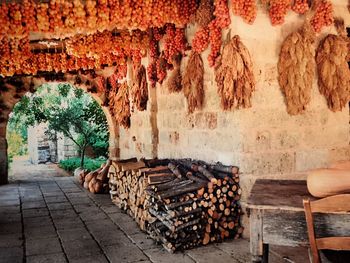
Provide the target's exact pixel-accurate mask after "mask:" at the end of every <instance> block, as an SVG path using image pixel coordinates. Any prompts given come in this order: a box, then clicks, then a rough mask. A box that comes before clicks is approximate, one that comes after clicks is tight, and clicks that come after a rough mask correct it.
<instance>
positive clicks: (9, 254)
mask: <svg viewBox="0 0 350 263" xmlns="http://www.w3.org/2000/svg"><path fill="white" fill-rule="evenodd" d="M0 255H1V257H0V262H1V263H8V262H11V263H22V262H24V256H23V248H22V247H10V248H0Z"/></svg>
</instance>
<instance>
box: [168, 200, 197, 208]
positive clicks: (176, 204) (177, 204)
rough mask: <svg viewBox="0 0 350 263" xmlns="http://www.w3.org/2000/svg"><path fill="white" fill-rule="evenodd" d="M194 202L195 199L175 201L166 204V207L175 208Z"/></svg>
mask: <svg viewBox="0 0 350 263" xmlns="http://www.w3.org/2000/svg"><path fill="white" fill-rule="evenodd" d="M193 202H194V200H193V199H192V200H187V201H185V202H175V203H170V204H166V205H165V208H166V209H167V210H172V209H175V208H177V207H179V206H184V205H189V204H192V203H193Z"/></svg>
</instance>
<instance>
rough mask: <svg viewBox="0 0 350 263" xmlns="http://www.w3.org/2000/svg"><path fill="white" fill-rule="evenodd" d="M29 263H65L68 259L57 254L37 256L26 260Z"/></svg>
mask: <svg viewBox="0 0 350 263" xmlns="http://www.w3.org/2000/svg"><path fill="white" fill-rule="evenodd" d="M26 262H27V263H46V262H50V263H65V262H67V261H66V258H65V256H64V254H63V253H55V254H49V255H37V256H29V257H27V258H26Z"/></svg>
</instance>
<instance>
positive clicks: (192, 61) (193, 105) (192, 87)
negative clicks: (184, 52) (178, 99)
mask: <svg viewBox="0 0 350 263" xmlns="http://www.w3.org/2000/svg"><path fill="white" fill-rule="evenodd" d="M203 75H204V67H203V60H202V58H201V56H200V54H198V53H197V52H193V51H192V52H191V54H190V57H189V59H188V64H187V66H186V69H185V72H184V75H183V79H182V85H183V90H184V94H185V97H186V99H187V104H188V111H189V113H192V112H194V110H195V109H200V108H201V107H202V105H203V100H204V87H203Z"/></svg>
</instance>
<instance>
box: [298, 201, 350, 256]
mask: <svg viewBox="0 0 350 263" xmlns="http://www.w3.org/2000/svg"><path fill="white" fill-rule="evenodd" d="M303 204H304V211H305V217H306V223H307V230H308V231H307V232H308V236H309V242H310V249H311V254H312V262H313V263H319V262H320V255H319V252H318V250H319V249H331V250H350V237H322V238H316V235H315V228H314V220H313V215H312V213H333V214H337V213H341V214H344V213H346V214H347V213H350V194H341V195H334V196H330V197H325V198H322V199H319V200H315V201H310V200H309V199H308V200H303Z"/></svg>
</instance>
